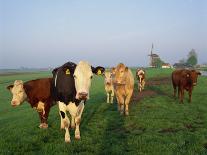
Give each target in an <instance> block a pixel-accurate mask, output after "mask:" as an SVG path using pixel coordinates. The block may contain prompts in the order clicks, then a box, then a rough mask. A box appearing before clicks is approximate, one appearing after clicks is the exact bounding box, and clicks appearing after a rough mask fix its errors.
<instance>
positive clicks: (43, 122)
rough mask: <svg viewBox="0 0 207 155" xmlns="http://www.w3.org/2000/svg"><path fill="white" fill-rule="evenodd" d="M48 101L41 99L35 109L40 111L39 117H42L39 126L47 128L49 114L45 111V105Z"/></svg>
mask: <svg viewBox="0 0 207 155" xmlns="http://www.w3.org/2000/svg"><path fill="white" fill-rule="evenodd" d="M46 105H47V103H43V102H41V101H39V102H38V103H37V104H36V106H35V107H34V109H35V110H36V111H37V112H38V114H39V117H40V125H39V128H43V129H46V128H48V124H47V118H48V114H47V115H45V114H46V112H45V107H46Z"/></svg>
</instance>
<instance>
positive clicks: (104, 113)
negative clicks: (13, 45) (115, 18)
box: [0, 69, 207, 155]
mask: <svg viewBox="0 0 207 155" xmlns="http://www.w3.org/2000/svg"><path fill="white" fill-rule="evenodd" d="M171 72H172V70H171V69H146V75H147V81H150V80H151V79H153V78H160V77H170V74H171ZM133 73H135V70H134V69H133ZM50 76H51V73H50V72H37V73H35V72H33V73H23V74H16V75H15V74H11V75H4V76H2V75H1V76H0V154H11V155H12V154H38V155H40V154H50V155H52V154H58V155H62V154H67V155H69V154H71V155H74V154H84V155H90V154H106V155H111V154H112V155H113V154H118V155H122V154H129V155H139V154H140V155H142V154H143V155H145V154H149V155H168V154H169V155H177V154H178V155H180V154H182V155H195V154H203V155H204V154H207V91H206V90H207V77H199V79H198V85H197V86H196V87H195V88H194V91H193V97H192V103H188V102H187V99H188V98H187V97H188V96H187V93H185V100H184V104H179V101H178V99H174V98H173V97H172V94H173V89H172V86H171V82H170V81H169V83H164V84H162V83H161V84H158V85H148V86H147V87H146V90H145V91H153V92H154V95H153V96H151V95H150V96H147V95H146V96H144V97H143V98H141V100H138V101H137V100H133V101H132V102H131V104H130V111H129V112H130V113H129V116H127V117H125V116H120V114H119V113H118V112H117V105H116V103H114V104H113V105H111V104H107V103H106V94H105V91H104V82H103V77H98V76H94V78H93V81H92V86H91V92H90V99H89V100H88V101H87V104H86V106H85V109H84V112H83V115H82V122H81V127H80V130H81V140H79V141H78V140H75V139H74V130H73V129H71V130H70V135H71V143H70V144H66V143H65V142H64V133H65V131H64V130H60V117H59V114H58V107H57V106H54V107H53V108H52V109H51V112H50V116H49V120H48V123H49V128H48V129H39V128H38V126H39V117H38V114H37V112H36V111H34V110H33V109H32V108H31V107H30V105H29V104H28V103H26V102H25V103H23V104H22V105H21V106H19V107H15V108H13V107H12V106H11V105H10V100H11V94H10V93H9V91H8V90H7V89H6V86H7V85H9V84H12V83H13V81H14V80H17V79H21V80H23V81H27V80H31V79H36V78H42V77H50ZM135 81H136V80H135ZM134 95H135V96H136V95H139V94H138V91H137V81H136V82H135V89H134Z"/></svg>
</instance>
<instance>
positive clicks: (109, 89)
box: [104, 71, 114, 103]
mask: <svg viewBox="0 0 207 155" xmlns="http://www.w3.org/2000/svg"><path fill="white" fill-rule="evenodd" d="M104 85H105V91H106V95H107V103H113V99H114V86H113V82H112V73H111V72H109V71H105V73H104Z"/></svg>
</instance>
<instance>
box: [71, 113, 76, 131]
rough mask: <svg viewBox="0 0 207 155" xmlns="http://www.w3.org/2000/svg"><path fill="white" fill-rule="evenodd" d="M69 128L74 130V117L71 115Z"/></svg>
mask: <svg viewBox="0 0 207 155" xmlns="http://www.w3.org/2000/svg"><path fill="white" fill-rule="evenodd" d="M71 128H73V129H74V128H75V116H73V115H71Z"/></svg>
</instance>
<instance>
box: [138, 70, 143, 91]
mask: <svg viewBox="0 0 207 155" xmlns="http://www.w3.org/2000/svg"><path fill="white" fill-rule="evenodd" d="M136 77H137V80H138V90H139V91H140V92H141V91H142V90H144V86H145V71H144V70H142V69H137V70H136Z"/></svg>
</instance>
